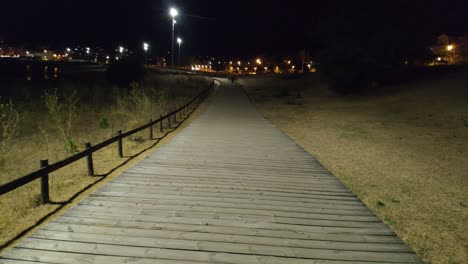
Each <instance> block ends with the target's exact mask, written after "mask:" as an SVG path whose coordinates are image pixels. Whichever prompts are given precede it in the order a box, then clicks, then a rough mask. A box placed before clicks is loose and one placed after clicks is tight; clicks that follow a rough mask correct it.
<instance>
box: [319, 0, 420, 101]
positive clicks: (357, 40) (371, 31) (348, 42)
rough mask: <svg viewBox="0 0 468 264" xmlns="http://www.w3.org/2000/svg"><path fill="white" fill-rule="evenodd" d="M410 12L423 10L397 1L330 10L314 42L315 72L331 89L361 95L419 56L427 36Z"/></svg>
mask: <svg viewBox="0 0 468 264" xmlns="http://www.w3.org/2000/svg"><path fill="white" fill-rule="evenodd" d="M356 2H357V3H356ZM414 12H421V11H420V10H418V7H416V6H409V5H408V4H407V3H404V2H400V1H373V2H370V1H365V2H363V1H348V2H344V3H340V4H339V5H330V7H329V15H328V16H327V18H326V19H324V20H323V21H322V22H321V23H320V24H319V26H318V31H317V32H316V34H315V41H317V42H319V43H320V44H321V47H322V48H321V49H319V51H318V52H317V54H316V55H317V56H316V58H317V59H318V61H319V63H320V68H319V69H320V71H321V72H322V73H323V74H324V75H325V77H326V78H328V79H329V81H330V84H331V88H332V89H333V90H335V91H337V92H339V93H343V94H348V93H356V92H361V91H364V90H366V89H368V88H369V87H370V86H372V84H373V83H376V82H378V81H379V80H380V79H381V78H384V75H385V74H387V73H389V72H394V71H397V70H398V69H400V68H402V67H407V65H409V64H411V63H413V62H414V61H415V60H416V59H417V58H419V57H421V56H422V55H423V54H424V53H425V52H426V47H425V43H426V40H427V34H426V32H425V30H424V27H421V26H422V25H423V21H418V20H415V19H413V17H414ZM419 19H421V16H419Z"/></svg>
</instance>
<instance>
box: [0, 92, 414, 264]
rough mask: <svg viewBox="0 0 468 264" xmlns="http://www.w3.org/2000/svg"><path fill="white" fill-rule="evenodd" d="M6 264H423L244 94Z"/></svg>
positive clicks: (218, 99)
mask: <svg viewBox="0 0 468 264" xmlns="http://www.w3.org/2000/svg"><path fill="white" fill-rule="evenodd" d="M0 263H5V264H25V263H77V264H78V263H79V264H81V263H109V264H114V263H135V264H144V263H247V264H248V263H255V264H257V263H292V264H295V263H301V264H302V263H333V264H335V263H336V264H338V263H367V264H368V263H420V260H419V258H418V257H416V256H415V255H414V253H413V252H412V251H411V250H410V249H409V248H408V247H407V246H406V245H405V244H404V243H403V242H402V241H401V240H400V239H399V238H398V237H397V236H395V234H394V233H393V232H392V231H391V230H390V229H389V228H388V227H387V226H386V225H385V224H384V223H382V221H380V220H379V219H378V218H377V217H376V216H375V215H374V214H373V213H372V212H371V211H370V210H369V209H368V208H367V207H366V206H365V205H364V204H362V202H361V201H360V200H358V199H357V198H356V196H355V195H354V194H353V193H351V192H350V191H349V190H348V189H347V188H346V187H345V186H344V185H343V184H342V183H341V182H340V181H338V180H337V179H336V178H335V177H334V176H333V175H331V174H330V173H329V172H328V171H327V170H326V169H325V168H324V167H322V166H321V165H320V164H319V163H318V162H317V161H316V160H315V159H314V158H313V157H312V156H311V155H309V154H308V153H307V152H306V151H304V150H303V149H302V148H301V147H299V146H298V145H297V144H295V143H294V142H293V141H292V140H291V139H290V138H288V137H287V136H286V135H284V134H283V133H282V132H281V131H279V130H278V129H276V128H275V127H274V126H273V125H272V124H270V123H269V122H268V121H267V120H265V119H264V118H263V117H262V116H261V115H260V114H259V113H257V111H256V110H255V108H254V107H253V106H252V104H251V103H250V102H249V100H248V99H247V97H246V96H245V94H244V93H243V92H242V90H241V89H240V88H238V87H236V86H233V85H227V84H226V85H223V86H221V87H219V88H217V91H216V95H215V96H214V98H213V99H212V103H211V105H210V106H209V107H208V110H207V111H206V112H205V113H204V114H203V115H202V116H201V117H200V118H198V119H197V120H196V121H194V122H193V123H192V124H190V125H189V126H188V127H187V128H186V129H185V130H183V131H182V132H181V133H180V134H178V135H177V136H176V137H175V138H174V139H173V140H172V141H171V142H170V143H168V144H167V145H166V146H164V147H162V148H160V149H159V150H158V151H156V152H155V153H153V154H152V155H150V156H149V157H147V158H146V159H144V160H143V161H142V162H140V163H139V164H137V165H136V166H134V167H132V168H131V169H129V170H128V171H126V172H125V173H123V174H122V175H121V176H119V177H117V178H115V179H114V180H113V181H111V182H110V183H108V184H107V185H105V186H104V187H102V188H101V189H99V190H98V191H96V192H95V193H94V194H92V195H91V196H90V197H88V198H86V199H84V200H83V201H82V202H81V203H79V204H78V205H76V206H74V207H73V208H71V209H70V210H68V211H67V212H65V213H64V214H63V215H61V216H60V217H58V218H57V219H55V220H54V221H52V222H50V223H48V224H47V225H45V226H44V227H43V228H42V229H40V230H39V231H37V232H35V233H34V234H32V235H31V236H29V237H28V238H26V239H24V240H23V241H22V242H20V243H19V244H18V245H17V246H16V247H14V248H12V249H10V250H9V251H7V252H6V253H5V254H4V255H3V256H2V258H0Z"/></svg>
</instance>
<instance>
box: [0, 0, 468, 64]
mask: <svg viewBox="0 0 468 264" xmlns="http://www.w3.org/2000/svg"><path fill="white" fill-rule="evenodd" d="M376 2H377V3H376ZM383 2H386V3H387V4H388V3H391V4H389V5H387V6H386V7H385V9H386V10H382V9H381V8H379V3H383ZM407 2H410V4H408V3H407ZM466 2H467V1H458V0H452V1H430V0H429V1H427V0H426V1H412V0H407V1H398V0H394V1H385V0H384V1H377V0H376V1H372V2H371V1H362V0H361V1H360V0H355V1H326V0H320V1H314V0H308V1H306V0H304V1H275V0H270V1H265V0H250V1H244V0H240V1H223V0H217V1H216V0H153V1H149V0H133V1H130V0H115V1H90V0H61V1H56V0H49V1H37V0H29V1H27V0H16V1H8V2H6V3H4V1H2V3H0V9H1V16H0V37H1V38H3V39H5V40H7V41H11V42H15V43H30V44H44V45H49V46H52V47H54V46H56V47H63V46H71V45H77V44H81V45H101V46H104V47H115V46H116V45H119V44H121V45H126V46H128V47H134V48H136V47H139V46H140V45H141V43H142V42H143V41H148V42H150V43H151V46H152V50H153V52H155V53H156V54H158V55H162V54H164V53H167V52H168V51H169V50H170V47H171V42H170V41H171V40H170V39H171V31H170V30H171V19H170V17H169V15H168V9H169V7H171V6H174V7H177V8H178V9H179V12H180V13H181V15H180V16H179V17H178V18H177V26H176V28H177V35H180V36H181V37H182V38H183V39H184V52H185V53H186V54H190V55H194V56H199V55H209V56H256V55H285V54H295V53H297V51H298V50H299V49H301V48H309V49H313V48H314V47H315V44H316V43H315V42H317V39H316V36H314V32H315V31H316V30H317V27H318V26H319V25H323V23H324V21H329V20H330V18H333V17H335V16H340V15H341V14H343V12H345V13H346V12H348V13H351V14H352V15H355V16H366V14H369V13H373V14H374V15H375V14H377V15H378V14H379V12H385V13H387V14H394V15H395V16H396V17H398V18H399V17H401V19H403V20H405V21H407V23H409V24H411V26H412V27H413V28H414V30H423V31H425V32H426V33H427V34H426V36H427V37H428V39H430V38H433V39H435V37H436V36H437V35H438V34H441V33H447V34H457V35H462V34H468V15H466V14H467V10H468V5H467V3H466ZM321 23H322V24H321ZM378 23H384V22H382V21H380V22H378ZM405 23H406V22H405ZM377 26H379V25H377ZM429 44H430V43H429Z"/></svg>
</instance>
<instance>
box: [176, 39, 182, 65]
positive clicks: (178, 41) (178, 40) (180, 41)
mask: <svg viewBox="0 0 468 264" xmlns="http://www.w3.org/2000/svg"><path fill="white" fill-rule="evenodd" d="M177 43H178V44H179V67H180V46H181V45H182V39H181V38H177Z"/></svg>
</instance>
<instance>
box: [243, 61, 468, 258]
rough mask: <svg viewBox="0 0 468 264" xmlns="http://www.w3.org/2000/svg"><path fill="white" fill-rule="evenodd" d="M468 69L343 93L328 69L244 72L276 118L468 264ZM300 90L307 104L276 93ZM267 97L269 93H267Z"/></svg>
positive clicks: (362, 194)
mask: <svg viewBox="0 0 468 264" xmlns="http://www.w3.org/2000/svg"><path fill="white" fill-rule="evenodd" d="M466 76H468V74H467V72H466V70H464V71H463V72H455V73H450V74H449V75H446V76H437V77H434V78H430V77H428V78H426V80H418V81H414V82H410V83H406V84H400V85H398V86H397V87H393V86H387V87H382V88H383V90H380V91H376V92H375V94H369V95H367V96H348V97H340V96H336V95H334V94H332V93H330V92H328V91H327V84H326V83H324V82H322V81H321V80H320V77H319V76H317V77H307V76H304V77H303V78H301V79H292V80H284V79H280V78H277V77H273V76H272V77H247V78H244V79H242V80H239V82H241V83H242V84H243V87H244V88H245V90H246V91H247V93H248V94H249V96H250V97H251V98H254V102H256V105H257V108H258V109H259V111H260V112H261V113H263V115H264V116H265V117H266V118H268V119H269V120H271V121H272V123H273V124H274V125H276V126H277V127H279V128H280V129H282V130H283V131H284V132H285V133H286V134H288V135H289V136H290V137H291V138H293V139H294V140H295V141H296V142H297V143H298V144H300V145H301V146H302V147H304V148H305V149H306V150H307V151H309V152H310V153H311V154H313V155H314V156H315V157H317V158H318V159H319V160H320V162H321V163H322V164H324V166H326V167H327V168H328V169H329V170H330V171H331V172H332V173H333V174H334V175H336V176H337V177H338V178H339V179H340V180H341V181H342V182H343V183H344V184H345V185H346V186H348V187H349V188H350V189H351V190H352V191H353V192H354V193H356V194H357V195H358V197H359V198H360V199H361V200H362V201H363V202H364V203H365V204H366V205H367V206H368V207H369V208H371V210H373V211H374V212H375V213H376V214H377V215H378V216H379V217H380V219H382V220H383V221H384V222H386V223H387V224H388V225H389V226H390V228H392V229H393V230H394V231H395V232H396V233H397V234H398V236H399V237H400V238H402V239H403V240H404V241H405V242H406V243H407V244H408V245H409V246H410V247H411V248H412V249H413V250H415V252H416V253H417V254H418V255H419V256H420V257H421V258H423V260H424V261H427V262H428V263H468V251H467V250H466V249H467V248H468V229H467V225H466V222H467V219H468V208H467V205H468V184H467V176H468V175H467V171H468V162H466V158H467V157H468V129H467V121H466V120H468V112H467V107H466V106H467V105H468V90H467V89H466V87H468V78H467V77H466ZM284 87H287V89H289V90H290V91H294V92H291V94H295V93H296V91H299V92H300V93H301V95H302V97H303V98H302V99H301V100H302V101H303V103H302V105H300V106H296V105H289V104H284V103H283V102H284V98H275V97H273V96H272V95H275V94H278V93H279V91H281V90H282V89H284ZM262 98H268V100H264V99H262Z"/></svg>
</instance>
